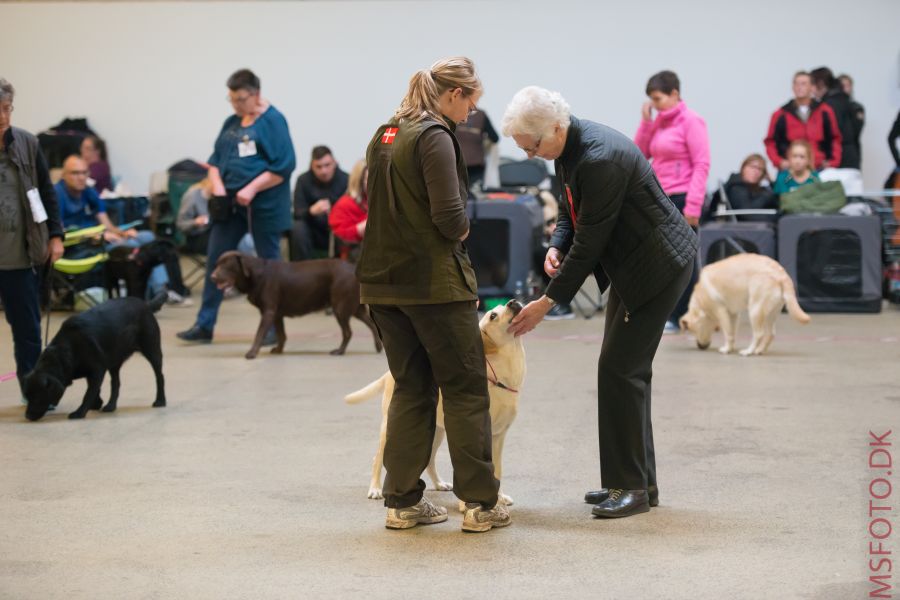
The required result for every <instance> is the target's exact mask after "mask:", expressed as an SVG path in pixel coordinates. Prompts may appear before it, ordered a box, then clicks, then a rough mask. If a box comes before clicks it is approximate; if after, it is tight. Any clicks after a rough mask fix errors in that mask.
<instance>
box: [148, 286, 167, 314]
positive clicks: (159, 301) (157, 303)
mask: <svg viewBox="0 0 900 600" xmlns="http://www.w3.org/2000/svg"><path fill="white" fill-rule="evenodd" d="M168 298H169V294H168V293H167V292H166V291H165V290H163V291H161V292H160V293H158V294H156V295H155V296H153V297H152V298H151V299H149V300H147V306H149V307H150V310H152V311H153V312H158V311H159V309H160V308H162V307H163V304H165V303H166V300H167V299H168Z"/></svg>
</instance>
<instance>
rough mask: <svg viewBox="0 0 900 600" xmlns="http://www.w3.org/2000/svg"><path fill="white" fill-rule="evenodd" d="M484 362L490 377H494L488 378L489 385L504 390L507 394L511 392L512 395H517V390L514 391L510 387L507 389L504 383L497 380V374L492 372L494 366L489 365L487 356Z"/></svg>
mask: <svg viewBox="0 0 900 600" xmlns="http://www.w3.org/2000/svg"><path fill="white" fill-rule="evenodd" d="M484 361H485V362H486V363H487V366H488V368H489V369H490V370H491V375H492V376H493V377H494V378H493V379H491V378H490V377H488V381H490V382H491V383H493V384H494V385H496V386H497V387H498V388H500V389H501V390H506V391H507V392H512V393H514V394H518V393H519V390H514V389H512V388H511V387H509V386H508V385H506V384H505V383H503V382H502V381H500V380H499V379H497V372H496V371H494V365H492V364H491V361H490V360H489V359H488V357H487V356H485V357H484Z"/></svg>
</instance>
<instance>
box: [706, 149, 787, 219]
mask: <svg viewBox="0 0 900 600" xmlns="http://www.w3.org/2000/svg"><path fill="white" fill-rule="evenodd" d="M770 183H771V182H770V180H769V173H768V172H767V171H766V159H765V158H763V156H762V155H760V154H751V155H750V156H748V157H747V158H745V159H744V162H742V163H741V169H740V171H739V172H737V173H732V174H731V177H729V178H728V181H727V182H725V184H724V185H723V186H722V187H723V188H724V189H725V195H726V197H727V198H728V204H730V205H731V208H732V209H734V210H759V209H777V208H778V196H777V195H776V194H775V192H774V191H772V188H771V187H770ZM721 195H722V194H721V191H716V193H715V194H713V199H712V203H711V204H710V215H714V214H715V212H716V210H717V208H718V206H719V204H720V203H721V201H722V197H721ZM777 219H778V216H777V215H738V216H737V220H738V221H763V222H767V221H769V222H771V221H776V220H777Z"/></svg>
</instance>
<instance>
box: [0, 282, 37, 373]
mask: <svg viewBox="0 0 900 600" xmlns="http://www.w3.org/2000/svg"><path fill="white" fill-rule="evenodd" d="M39 281H40V277H38V275H37V273H36V272H35V271H34V270H33V269H31V268H28V269H13V270H11V271H0V300H2V301H3V312H4V313H5V314H6V322H7V323H9V326H10V327H11V328H12V334H13V348H14V353H15V357H16V376H17V377H18V378H19V388H20V389H21V386H22V380H23V379H24V377H25V376H26V375H28V374H29V373H31V370H32V369H34V366H35V365H36V364H37V361H38V357H39V356H40V355H41V308H40V304H39V300H38V287H39Z"/></svg>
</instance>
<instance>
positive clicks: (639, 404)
mask: <svg viewBox="0 0 900 600" xmlns="http://www.w3.org/2000/svg"><path fill="white" fill-rule="evenodd" d="M693 270H694V264H693V262H691V264H690V265H688V266H686V267H685V268H684V269H682V271H681V273H679V275H678V276H677V277H676V278H675V279H674V280H672V283H670V284H669V286H668V287H666V288H665V289H664V290H663V291H662V292H660V293H659V294H657V295H656V297H654V298H653V299H651V300H650V301H649V302H647V303H646V304H644V305H643V306H641V307H639V308H638V309H637V310H635V311H634V312H632V313H631V314H630V315H629V316H628V321H627V322H626V321H625V312H626V311H625V306H624V305H623V304H622V301H621V299H620V298H619V295H618V294H617V293H616V291H615V289H613V288H612V287H611V288H610V291H609V302H608V303H607V305H606V329H605V331H604V335H603V344H602V346H601V349H600V360H599V364H598V368H597V412H598V417H599V424H600V476H601V481H602V485H603V487H605V488H621V489H626V490H645V489H647V487H648V486H653V485H656V451H655V450H654V447H653V424H652V422H651V420H650V380H651V378H652V376H653V358H654V357H655V356H656V350H657V348H658V347H659V341H660V339H661V338H662V332H663V327H664V326H665V324H666V319H667V318H668V316H669V314H670V313H671V312H672V308H673V307H674V306H675V303H676V302H677V300H678V298H679V296H680V295H681V292H682V291H683V290H684V288H685V286H686V285H687V284H688V281H689V280H690V278H691V275H692V273H693Z"/></svg>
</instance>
